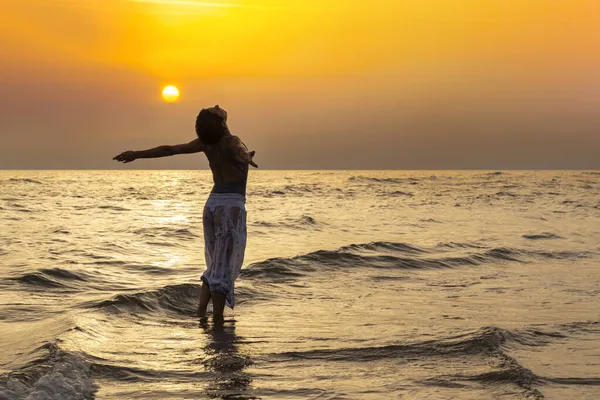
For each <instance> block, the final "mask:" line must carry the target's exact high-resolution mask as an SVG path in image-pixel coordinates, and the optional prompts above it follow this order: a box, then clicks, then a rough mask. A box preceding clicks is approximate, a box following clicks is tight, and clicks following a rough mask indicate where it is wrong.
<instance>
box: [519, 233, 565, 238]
mask: <svg viewBox="0 0 600 400" xmlns="http://www.w3.org/2000/svg"><path fill="white" fill-rule="evenodd" d="M523 238H525V239H529V240H543V239H562V237H560V236H558V235H555V234H554V233H550V232H543V233H538V234H529V235H523Z"/></svg>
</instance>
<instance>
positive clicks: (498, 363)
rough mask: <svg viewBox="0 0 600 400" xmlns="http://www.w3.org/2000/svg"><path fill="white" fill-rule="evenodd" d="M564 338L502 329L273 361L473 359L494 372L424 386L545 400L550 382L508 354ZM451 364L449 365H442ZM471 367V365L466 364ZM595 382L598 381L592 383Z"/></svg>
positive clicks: (449, 377)
mask: <svg viewBox="0 0 600 400" xmlns="http://www.w3.org/2000/svg"><path fill="white" fill-rule="evenodd" d="M563 337H564V336H562V335H560V334H558V333H554V332H541V331H539V330H533V329H526V330H522V331H510V330H506V329H502V328H498V327H493V326H491V327H483V328H480V329H478V330H476V331H473V332H468V333H465V334H461V335H456V336H452V337H448V338H443V339H438V340H429V341H422V342H413V343H408V344H396V345H388V346H374V347H371V346H368V347H359V348H342V349H325V350H308V351H303V352H284V353H279V354H274V355H272V356H271V357H272V358H274V359H275V360H276V361H283V362H286V361H289V360H292V361H296V360H311V361H314V360H318V361H319V362H342V363H346V362H350V363H365V362H376V361H381V360H385V359H401V360H413V361H416V360H420V361H421V362H423V360H425V359H429V358H443V359H447V358H471V357H477V358H481V359H483V360H485V361H486V364H487V365H488V367H487V368H489V369H491V371H487V372H483V373H474V374H472V375H466V374H462V375H461V374H452V375H442V376H438V377H433V378H429V379H426V380H424V381H421V382H420V383H422V384H425V385H430V386H440V387H462V386H463V385H461V383H460V382H464V381H478V382H482V383H485V384H488V385H496V384H511V385H515V386H517V387H520V388H522V389H524V391H525V396H526V397H528V398H535V399H538V398H539V399H541V398H543V396H542V395H541V393H540V392H539V391H538V390H537V389H535V385H537V384H540V383H542V382H544V381H546V380H547V379H546V378H543V377H540V376H538V375H536V374H534V373H533V372H532V371H531V370H529V369H527V368H525V367H524V366H523V365H521V364H519V362H518V361H517V360H516V359H515V358H513V357H510V356H509V355H508V354H506V353H505V350H506V349H508V348H510V347H513V346H544V345H547V344H549V343H550V342H551V341H552V340H555V339H558V338H563ZM440 362H447V361H440ZM463 363H464V364H466V365H468V364H469V363H470V362H467V361H464V362H463ZM592 381H593V382H595V380H592Z"/></svg>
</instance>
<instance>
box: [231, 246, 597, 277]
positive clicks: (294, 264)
mask: <svg viewBox="0 0 600 400" xmlns="http://www.w3.org/2000/svg"><path fill="white" fill-rule="evenodd" d="M440 248H441V249H444V248H447V249H454V248H459V249H469V250H471V252H470V254H467V255H464V256H447V255H445V252H444V251H442V252H441V254H440ZM436 253H437V254H436ZM589 254H590V253H588V252H585V251H583V252H577V251H556V252H551V251H535V250H522V249H515V248H505V247H497V248H485V247H483V246H479V245H476V244H468V243H453V242H450V243H441V244H438V245H437V246H435V247H434V248H432V249H423V248H419V247H416V246H412V245H409V244H406V243H392V242H373V243H365V244H351V245H348V246H344V247H341V248H339V249H337V250H318V251H315V252H312V253H308V254H303V255H298V256H295V257H288V258H271V259H267V260H264V261H261V262H257V263H254V264H251V265H249V266H248V267H247V268H245V269H243V270H242V272H241V275H242V276H243V277H245V278H261V279H267V280H273V281H278V282H281V281H289V280H293V279H295V278H299V277H303V276H306V275H307V274H309V273H313V272H316V271H322V270H323V269H324V268H345V269H348V268H355V267H361V268H373V269H405V270H428V269H440V268H457V267H465V266H478V265H485V264H490V263H499V262H513V263H526V262H529V261H530V260H531V259H579V258H587V257H588V256H589Z"/></svg>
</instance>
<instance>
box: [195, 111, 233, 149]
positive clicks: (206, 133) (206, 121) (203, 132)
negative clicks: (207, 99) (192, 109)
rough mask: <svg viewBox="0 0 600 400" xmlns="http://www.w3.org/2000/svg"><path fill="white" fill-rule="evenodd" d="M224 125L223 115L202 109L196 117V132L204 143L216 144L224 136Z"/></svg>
mask: <svg viewBox="0 0 600 400" xmlns="http://www.w3.org/2000/svg"><path fill="white" fill-rule="evenodd" d="M225 132H226V127H225V121H224V120H223V117H221V116H220V115H217V114H215V113H213V112H211V111H210V110H207V109H204V110H202V111H200V114H198V118H196V134H197V135H198V137H199V138H200V140H201V141H202V143H206V144H211V145H212V144H217V143H219V141H220V140H221V138H222V137H223V136H225Z"/></svg>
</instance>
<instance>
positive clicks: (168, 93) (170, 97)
mask: <svg viewBox="0 0 600 400" xmlns="http://www.w3.org/2000/svg"><path fill="white" fill-rule="evenodd" d="M162 98H163V100H164V101H166V102H167V103H174V102H176V101H177V100H178V99H179V89H177V88H176V87H175V86H172V85H169V86H165V88H164V89H163V91H162Z"/></svg>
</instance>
